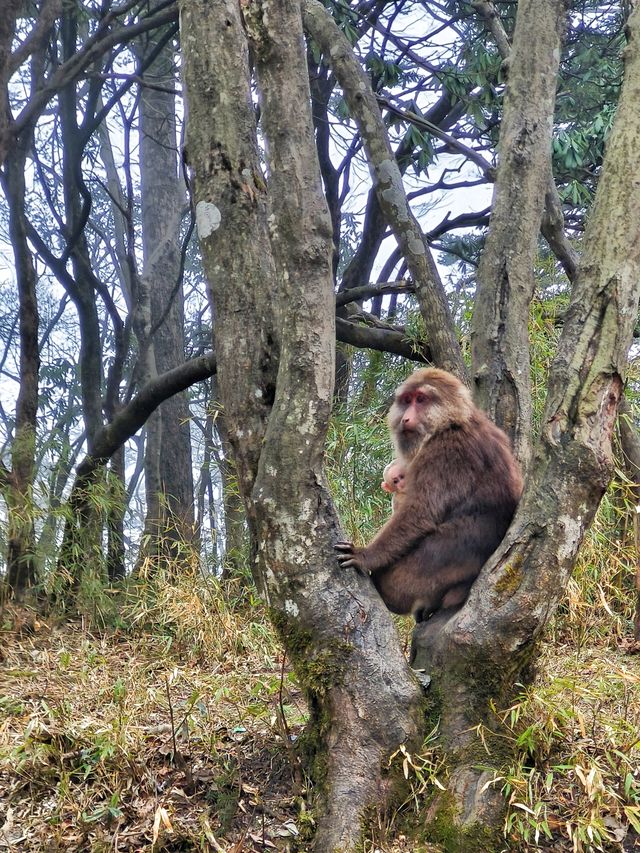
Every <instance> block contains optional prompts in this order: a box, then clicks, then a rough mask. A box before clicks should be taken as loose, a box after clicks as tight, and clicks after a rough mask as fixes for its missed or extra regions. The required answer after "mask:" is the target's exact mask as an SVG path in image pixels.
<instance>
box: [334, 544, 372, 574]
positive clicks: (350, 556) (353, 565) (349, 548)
mask: <svg viewBox="0 0 640 853" xmlns="http://www.w3.org/2000/svg"><path fill="white" fill-rule="evenodd" d="M333 547H334V548H335V549H336V551H337V552H338V554H337V557H338V563H339V565H340V568H342V569H358V571H361V572H366V571H367V558H366V549H365V548H356V546H355V545H354V544H353V543H352V542H336V544H335V545H334V546H333Z"/></svg>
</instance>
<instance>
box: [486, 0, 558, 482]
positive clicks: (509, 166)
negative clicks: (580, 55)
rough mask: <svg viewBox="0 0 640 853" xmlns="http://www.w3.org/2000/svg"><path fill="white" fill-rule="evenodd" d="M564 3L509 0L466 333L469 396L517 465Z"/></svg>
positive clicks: (526, 407)
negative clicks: (482, 237)
mask: <svg viewBox="0 0 640 853" xmlns="http://www.w3.org/2000/svg"><path fill="white" fill-rule="evenodd" d="M485 5H486V4H485ZM566 8H567V4H566V1H565V0H542V2H537V0H522V2H520V3H519V4H518V13H517V18H516V27H515V32H514V37H513V47H512V49H511V53H510V55H509V60H508V69H509V70H508V77H507V86H506V90H505V96H504V114H503V118H502V124H501V127H500V142H499V145H498V164H499V167H498V173H497V178H496V182H495V186H494V192H493V204H492V210H491V221H490V224H489V232H488V234H487V239H486V243H485V246H484V251H483V253H482V257H481V259H480V265H479V267H478V276H477V289H476V298H475V306H474V312H473V325H472V334H471V341H472V360H473V365H474V372H473V379H474V384H475V399H476V403H477V404H478V405H479V406H480V407H481V408H482V409H484V411H486V412H487V414H488V415H489V416H490V417H491V419H492V420H494V421H495V422H496V423H497V424H498V425H499V426H501V427H502V428H503V429H504V430H505V432H506V433H507V434H508V435H509V436H510V437H511V439H512V442H513V447H514V451H515V453H516V456H517V457H518V459H519V460H520V462H521V463H522V464H523V467H525V468H526V466H527V463H528V460H529V455H530V452H531V444H530V442H531V378H530V367H529V327H528V317H529V305H530V302H531V299H532V298H533V294H534V291H535V283H536V282H535V275H534V261H535V257H536V254H537V245H538V234H539V231H540V225H541V221H542V215H543V211H544V204H545V191H546V188H547V184H548V177H549V174H550V160H551V133H552V128H553V113H554V106H555V92H556V77H557V73H558V65H559V61H560V45H561V38H562V33H563V30H564V23H565V17H566Z"/></svg>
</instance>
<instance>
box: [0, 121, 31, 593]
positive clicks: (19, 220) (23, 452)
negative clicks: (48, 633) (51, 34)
mask: <svg viewBox="0 0 640 853" xmlns="http://www.w3.org/2000/svg"><path fill="white" fill-rule="evenodd" d="M29 144H30V134H26V136H25V138H24V139H23V140H21V141H20V143H19V144H16V145H15V147H14V148H13V150H12V151H11V152H10V153H9V154H8V156H7V160H6V165H5V174H6V185H5V186H6V195H7V201H8V203H9V235H10V238H11V245H12V248H13V255H14V259H15V268H16V282H17V287H18V312H19V326H20V388H19V391H18V399H17V401H16V425H15V435H14V438H13V443H12V446H11V468H12V470H11V472H10V473H9V476H8V477H7V478H6V483H5V486H4V493H5V497H6V501H7V514H8V518H7V575H6V586H7V591H8V593H9V594H10V595H13V596H14V597H16V598H18V599H20V598H22V597H23V596H24V594H25V592H26V591H27V590H28V589H29V587H32V586H33V585H34V584H35V582H36V579H37V570H36V555H35V528H34V507H33V503H32V490H33V479H34V476H35V464H34V458H35V447H36V427H37V414H38V374H39V370H40V351H39V346H38V326H39V314H38V301H37V297H36V270H35V266H34V263H33V257H32V255H31V251H30V249H29V244H28V242H27V231H26V217H25V207H24V206H25V178H24V169H25V162H26V152H27V148H28V146H29Z"/></svg>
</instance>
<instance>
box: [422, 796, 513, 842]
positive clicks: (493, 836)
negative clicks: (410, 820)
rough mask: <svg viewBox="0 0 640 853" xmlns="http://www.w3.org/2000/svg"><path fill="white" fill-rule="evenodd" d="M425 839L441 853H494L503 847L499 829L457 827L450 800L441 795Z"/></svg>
mask: <svg viewBox="0 0 640 853" xmlns="http://www.w3.org/2000/svg"><path fill="white" fill-rule="evenodd" d="M425 838H426V839H428V841H429V842H433V843H435V844H438V845H440V846H441V847H442V850H443V853H471V851H473V853H496V851H497V850H500V849H501V848H502V847H503V846H504V837H503V835H502V831H501V828H500V827H499V826H496V827H495V828H491V827H488V826H486V825H485V824H480V823H474V824H471V825H470V826H465V827H461V826H460V825H459V824H458V823H457V821H456V809H455V804H454V799H453V797H452V796H451V795H450V794H441V795H440V797H439V804H438V808H437V810H436V813H435V815H434V817H433V819H432V820H430V821H429V823H428V824H427V825H426V827H425Z"/></svg>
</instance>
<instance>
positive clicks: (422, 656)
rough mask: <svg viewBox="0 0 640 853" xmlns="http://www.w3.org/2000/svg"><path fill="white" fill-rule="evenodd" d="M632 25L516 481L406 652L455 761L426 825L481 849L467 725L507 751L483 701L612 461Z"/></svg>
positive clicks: (637, 158)
mask: <svg viewBox="0 0 640 853" xmlns="http://www.w3.org/2000/svg"><path fill="white" fill-rule="evenodd" d="M639 29H640V11H638V10H636V11H635V12H634V13H633V14H632V16H631V18H630V20H629V35H630V40H629V44H628V46H627V48H626V51H625V80H624V84H623V88H622V93H621V96H620V102H619V106H618V111H617V114H616V120H615V125H614V128H613V130H612V132H611V135H610V138H609V141H608V145H607V152H606V156H605V162H604V166H603V172H602V176H601V179H600V182H599V185H598V189H597V193H596V199H595V203H594V207H593V210H592V212H591V216H590V218H589V222H588V226H587V230H586V233H585V239H584V245H585V250H584V255H583V259H582V263H581V266H580V269H579V272H578V276H577V279H576V283H575V285H574V287H573V291H572V294H571V301H570V305H569V308H568V311H567V314H566V318H565V323H564V328H563V332H562V336H561V339H560V342H559V346H558V351H557V355H556V357H555V359H554V362H553V364H552V367H551V371H550V381H549V393H548V398H547V403H546V407H545V412H544V415H543V420H542V424H543V426H542V431H541V436H540V439H539V442H538V444H537V447H536V450H535V455H534V459H533V462H532V465H531V471H530V474H529V478H528V482H527V487H526V491H525V494H524V496H523V499H522V501H521V504H520V507H519V509H518V512H517V515H516V518H515V519H514V522H513V524H512V526H511V528H510V530H509V532H508V533H507V536H506V538H505V540H504V542H503V543H502V545H501V546H500V548H499V549H498V551H497V552H496V554H495V555H494V556H493V557H492V558H491V560H490V561H489V563H488V564H487V566H486V567H485V569H484V570H483V572H482V574H481V576H480V578H479V580H478V581H477V582H476V583H475V584H474V586H473V588H472V591H471V595H470V597H469V600H468V602H467V604H466V605H465V607H464V608H463V609H462V610H461V611H460V613H459V614H458V615H456V616H454V617H453V618H452V619H451V620H450V621H449V622H445V623H444V624H443V622H444V620H443V619H439V620H436V621H434V620H429V621H428V622H425V623H422V624H421V625H420V626H418V627H417V628H416V632H415V637H414V649H413V657H414V661H415V665H417V666H420V667H426V668H428V670H429V671H430V672H431V673H432V675H433V680H434V684H435V686H436V690H437V695H438V697H439V701H440V709H441V732H442V737H443V739H444V742H445V744H446V745H447V748H448V750H449V753H450V761H451V783H450V786H449V791H448V793H447V795H446V796H445V797H440V798H439V799H438V801H437V803H436V805H435V806H434V809H433V810H432V812H431V814H430V818H431V819H432V820H433V823H432V831H433V833H434V837H437V835H438V829H437V827H438V826H440V827H442V826H443V825H447V826H448V827H449V829H453V832H454V834H455V833H456V832H457V833H458V836H459V837H460V838H462V839H467V842H466V843H469V839H470V838H474V844H475V845H476V846H474V848H473V849H475V850H478V851H485V850H486V851H494V850H495V849H496V848H495V846H494V845H495V844H496V843H497V842H496V838H497V830H496V829H495V827H496V825H497V819H496V811H497V810H500V808H501V807H502V806H503V803H502V800H501V797H499V796H497V795H496V793H495V792H494V791H493V789H492V786H488V787H486V786H485V783H486V781H487V780H488V779H489V778H491V775H490V774H487V773H486V772H484V773H481V772H480V771H479V770H478V769H477V765H478V764H479V763H480V761H479V760H478V759H479V756H480V754H482V763H483V764H485V765H486V763H487V755H486V753H485V752H484V748H483V747H482V745H481V744H480V743H479V740H478V739H477V737H476V735H475V731H476V727H477V726H478V725H479V724H482V725H484V726H486V735H485V742H486V743H488V744H489V746H490V749H495V750H496V754H497V755H499V756H500V760H504V758H505V756H504V748H505V744H504V739H498V738H496V739H492V737H491V732H492V731H494V729H495V715H494V713H493V711H492V708H493V707H498V708H504V707H508V704H509V702H510V700H511V699H512V697H513V694H514V692H515V689H516V688H515V681H516V679H517V678H518V677H522V675H521V673H522V669H523V667H524V666H525V665H526V664H527V662H528V661H529V660H530V659H531V657H532V655H533V654H534V651H535V645H536V641H537V639H538V637H539V636H540V633H541V631H542V629H543V627H544V625H545V624H546V622H547V621H548V619H549V618H550V616H551V614H552V613H553V612H554V610H555V608H556V606H557V603H558V600H559V598H560V596H561V594H562V592H563V590H564V588H565V586H566V583H567V581H568V579H569V576H570V574H571V571H572V568H573V565H574V562H575V557H576V554H577V551H578V548H579V546H580V543H581V541H582V538H583V535H584V532H585V530H586V529H587V527H588V526H589V524H590V522H591V520H592V518H593V516H594V514H595V511H596V509H597V506H598V503H599V501H600V499H601V497H602V494H603V492H604V490H605V488H606V486H607V484H608V482H609V479H610V476H611V472H612V447H611V435H612V430H613V426H614V422H615V417H616V411H617V406H618V402H619V400H620V396H621V393H622V387H623V381H624V375H625V371H626V366H627V357H628V351H629V346H630V344H631V340H632V334H633V325H634V322H635V319H636V317H637V310H638V298H639V296H640V223H639V221H638V217H637V215H636V212H635V207H636V203H637V198H636V194H637V180H638V176H639V175H640V152H639V150H638V146H637V144H636V141H637V138H638V134H639V133H640V115H639V114H638V111H637V103H638V98H640V51H639V46H638V41H639ZM630 176H631V178H630ZM500 741H501V742H502V745H501V746H499V742H500ZM492 827H493V833H494V835H493V837H492V835H491V832H492ZM463 843H464V842H463Z"/></svg>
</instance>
